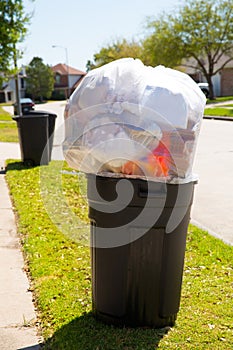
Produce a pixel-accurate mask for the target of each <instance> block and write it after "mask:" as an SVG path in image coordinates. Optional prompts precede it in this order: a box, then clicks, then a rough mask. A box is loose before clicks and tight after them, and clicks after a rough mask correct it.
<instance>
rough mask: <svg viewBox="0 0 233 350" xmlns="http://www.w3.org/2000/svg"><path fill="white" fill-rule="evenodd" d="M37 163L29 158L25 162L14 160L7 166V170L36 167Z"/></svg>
mask: <svg viewBox="0 0 233 350" xmlns="http://www.w3.org/2000/svg"><path fill="white" fill-rule="evenodd" d="M36 166H37V165H34V164H33V162H32V161H30V160H28V161H25V162H13V163H9V164H7V166H6V171H12V170H26V169H31V168H35V167H36Z"/></svg>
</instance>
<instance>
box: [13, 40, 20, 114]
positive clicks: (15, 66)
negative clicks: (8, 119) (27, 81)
mask: <svg viewBox="0 0 233 350" xmlns="http://www.w3.org/2000/svg"><path fill="white" fill-rule="evenodd" d="M13 50H14V68H15V95H16V96H15V97H16V104H17V114H18V115H19V116H21V115H22V106H21V104H20V87H19V72H18V66H17V51H16V46H15V44H14V46H13Z"/></svg>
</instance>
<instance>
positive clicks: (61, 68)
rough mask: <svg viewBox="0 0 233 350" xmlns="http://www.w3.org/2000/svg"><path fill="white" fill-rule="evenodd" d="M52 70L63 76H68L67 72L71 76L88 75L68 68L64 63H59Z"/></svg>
mask: <svg viewBox="0 0 233 350" xmlns="http://www.w3.org/2000/svg"><path fill="white" fill-rule="evenodd" d="M51 68H52V71H53V72H54V73H59V74H61V75H67V72H69V75H86V72H83V71H81V70H79V69H76V68H73V67H70V66H67V65H66V64H64V63H58V64H56V65H55V66H53V67H51Z"/></svg>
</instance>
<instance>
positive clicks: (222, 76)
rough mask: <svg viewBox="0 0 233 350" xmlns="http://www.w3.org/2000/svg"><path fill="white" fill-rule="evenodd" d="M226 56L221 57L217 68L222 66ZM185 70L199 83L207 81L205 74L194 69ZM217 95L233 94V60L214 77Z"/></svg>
mask: <svg viewBox="0 0 233 350" xmlns="http://www.w3.org/2000/svg"><path fill="white" fill-rule="evenodd" d="M225 60H226V57H223V58H222V59H220V60H219V61H218V63H217V66H216V68H218V67H221V66H222V64H223V63H224V62H225ZM216 68H215V69H216ZM185 72H186V73H187V74H189V75H190V76H191V77H192V78H193V79H194V80H195V81H196V82H197V83H199V82H206V79H205V77H204V76H203V74H202V73H201V72H200V71H198V70H194V69H190V68H186V69H185ZM212 82H213V87H214V94H215V96H233V60H232V61H230V62H228V63H227V65H226V66H225V67H224V68H223V69H222V70H221V71H220V72H219V73H217V74H216V75H214V76H213V78H212Z"/></svg>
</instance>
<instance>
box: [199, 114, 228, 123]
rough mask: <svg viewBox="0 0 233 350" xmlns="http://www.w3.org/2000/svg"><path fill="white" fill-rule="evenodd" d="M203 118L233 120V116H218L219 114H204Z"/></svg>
mask: <svg viewBox="0 0 233 350" xmlns="http://www.w3.org/2000/svg"><path fill="white" fill-rule="evenodd" d="M203 119H214V120H224V121H228V122H231V121H233V117H221V116H217V115H204V116H203Z"/></svg>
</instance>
